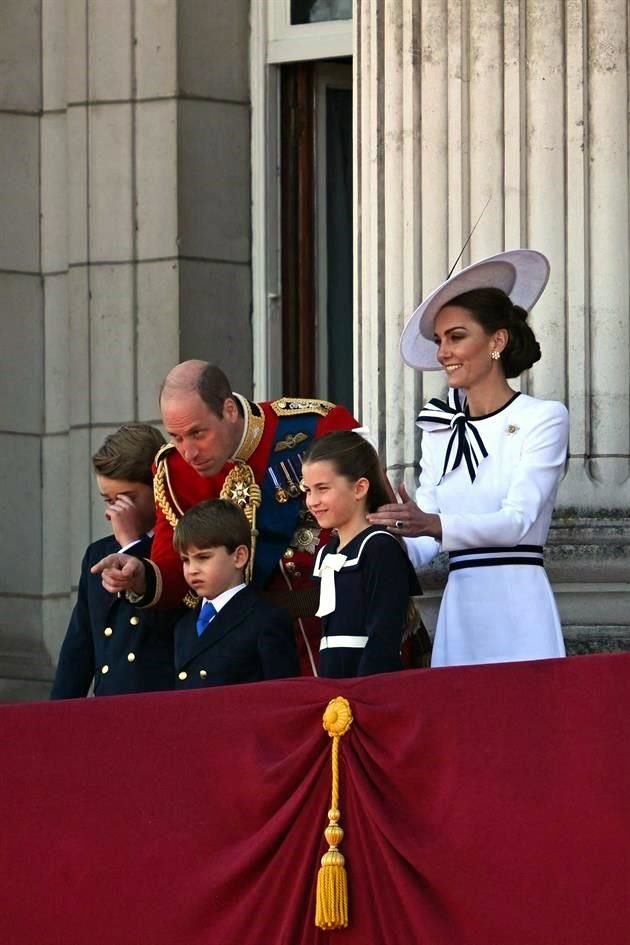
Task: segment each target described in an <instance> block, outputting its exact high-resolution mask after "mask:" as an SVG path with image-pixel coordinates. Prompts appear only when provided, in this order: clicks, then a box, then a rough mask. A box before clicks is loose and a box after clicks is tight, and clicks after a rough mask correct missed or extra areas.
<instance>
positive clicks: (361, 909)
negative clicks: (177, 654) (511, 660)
mask: <svg viewBox="0 0 630 945" xmlns="http://www.w3.org/2000/svg"><path fill="white" fill-rule="evenodd" d="M629 676H630V655H629V656H626V655H615V656H593V657H580V658H574V659H567V660H549V661H542V662H537V663H519V664H503V665H497V666H484V667H468V668H462V669H443V670H416V671H409V672H404V673H398V674H392V675H383V676H374V677H367V678H364V679H356V680H348V681H343V680H316V679H314V680H312V679H296V680H288V681H286V682H268V683H259V684H255V685H250V686H238V687H225V688H220V689H214V690H205V691H196V692H194V691H193V692H184V693H156V694H146V695H140V696H123V697H109V698H102V699H88V700H76V701H68V702H56V703H46V704H38V703H33V704H20V705H5V706H2V707H0V750H1V755H2V759H3V765H2V768H3V771H2V776H1V777H0V810H1V811H2V822H3V827H2V835H1V839H0V871H1V875H2V880H1V881H0V928H1V929H2V934H1V939H2V942H3V945H60V943H63V945H105V943H107V945H145V943H146V945H183V943H186V945H232V943H233V945H249V943H252V945H254V943H255V945H257V943H260V945H324V943H333V942H334V943H339V945H409V943H413V945H425V943H426V945H552V943H553V945H565V943H566V945H600V943H601V945H604V943H605V945H627V942H628V928H630V904H629V897H628V896H627V894H626V889H627V884H628V876H629V875H630V804H629V803H628V797H629V796H630V749H629V745H630V737H629V736H630V731H629V729H630V721H629V720H630V687H629V686H628V678H629ZM337 695H342V696H345V697H346V698H347V699H348V700H349V701H350V703H351V706H352V711H353V715H354V723H353V725H352V727H351V728H350V730H349V732H348V733H347V734H346V735H344V736H343V738H342V739H341V742H340V809H341V825H342V827H343V828H344V830H345V838H344V840H343V843H342V847H341V848H342V852H343V853H344V856H345V857H346V865H347V871H348V879H349V898H350V926H349V928H347V929H345V930H339V931H335V932H323V931H320V930H318V929H316V928H315V926H314V915H315V882H316V876H317V869H318V866H319V859H320V857H321V855H322V853H323V852H325V850H326V848H327V845H326V843H325V840H324V829H325V827H326V824H327V816H326V815H327V810H328V806H329V803H330V788H331V769H330V748H331V744H330V743H331V740H330V738H329V737H328V735H327V734H326V732H325V731H324V729H323V727H322V715H323V712H324V710H325V708H326V705H327V703H328V701H329V700H330V699H331V698H333V697H334V696H337Z"/></svg>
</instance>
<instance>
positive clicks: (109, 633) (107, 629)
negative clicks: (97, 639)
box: [103, 627, 114, 637]
mask: <svg viewBox="0 0 630 945" xmlns="http://www.w3.org/2000/svg"><path fill="white" fill-rule="evenodd" d="M113 632H114V631H113V630H112V628H111V627H105V629H104V630H103V633H104V634H105V636H106V637H111V635H112V633H113Z"/></svg>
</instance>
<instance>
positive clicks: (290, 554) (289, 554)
mask: <svg viewBox="0 0 630 945" xmlns="http://www.w3.org/2000/svg"><path fill="white" fill-rule="evenodd" d="M294 554H295V552H294V550H293V548H287V550H286V551H285V553H284V557H285V558H287V559H289V558H292V557H293V555H294Z"/></svg>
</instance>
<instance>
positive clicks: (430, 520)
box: [367, 483, 442, 541]
mask: <svg viewBox="0 0 630 945" xmlns="http://www.w3.org/2000/svg"><path fill="white" fill-rule="evenodd" d="M398 494H399V496H400V498H401V501H400V502H395V503H392V504H390V505H381V507H380V508H379V509H378V510H377V511H376V512H372V514H371V515H368V517H367V518H368V522H369V523H370V525H380V526H381V527H383V528H386V529H387V530H388V531H390V532H391V533H392V534H393V535H397V536H399V537H401V538H420V537H421V536H423V535H428V536H429V537H430V538H435V539H436V541H441V540H442V522H441V521H440V516H439V515H434V514H433V513H431V512H423V511H422V509H421V508H419V506H417V505H416V503H415V502H414V501H413V499H411V498H410V497H409V493H408V492H407V490H406V489H405V486H404V484H403V483H401V484H400V486H399V487H398Z"/></svg>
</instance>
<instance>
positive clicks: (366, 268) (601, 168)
mask: <svg viewBox="0 0 630 945" xmlns="http://www.w3.org/2000/svg"><path fill="white" fill-rule="evenodd" d="M626 7H627V5H626V4H625V3H624V2H623V0H613V2H611V3H609V2H607V0H592V2H591V3H589V5H588V17H587V16H586V7H585V5H584V4H583V3H582V2H581V0H567V2H560V0H550V2H548V0H528V2H525V0H391V2H390V0H362V2H361V3H360V4H356V5H355V21H354V30H355V50H356V53H355V90H356V105H355V127H356V166H355V178H356V180H355V194H356V214H357V226H356V230H357V236H356V245H355V253H356V260H355V267H356V268H355V276H356V279H355V282H356V300H355V302H356V305H355V318H356V321H357V334H358V338H359V345H358V359H359V363H358V366H357V371H356V376H357V377H358V379H359V380H358V384H357V400H358V405H359V414H360V416H361V417H362V418H363V419H364V421H365V422H366V423H367V424H368V425H369V426H370V427H371V428H372V429H373V430H375V431H376V432H377V433H378V439H379V445H380V447H381V450H382V453H383V455H384V456H385V457H386V462H387V466H388V468H389V470H390V475H391V478H392V479H393V480H395V481H397V480H398V479H399V478H400V476H401V475H402V473H403V471H406V474H405V478H406V481H407V484H408V485H411V484H412V482H413V480H414V479H415V477H416V475H417V462H418V457H419V441H418V438H417V437H416V436H415V431H414V426H413V420H414V416H415V413H416V411H417V409H418V407H419V406H420V405H421V403H422V401H423V400H424V399H425V398H426V397H427V396H431V395H433V394H435V393H438V392H443V391H444V389H445V384H444V380H443V378H442V377H441V375H440V374H425V375H424V376H423V377H420V376H419V375H414V372H411V371H409V369H407V368H405V367H403V366H402V363H401V361H400V358H399V356H398V351H397V342H398V336H399V334H400V330H401V328H402V325H403V323H404V321H405V320H406V318H407V317H408V316H409V315H410V314H411V312H412V311H413V308H414V307H415V305H417V303H418V301H419V300H420V299H421V297H422V296H423V295H424V294H426V293H427V292H429V291H431V290H432V289H433V288H434V287H435V286H436V285H437V284H438V283H439V282H440V281H441V280H442V279H444V278H445V276H446V274H447V272H448V270H449V269H450V266H451V265H452V264H453V262H454V260H455V259H456V258H457V255H458V253H459V251H460V249H461V247H462V245H463V243H464V241H465V239H466V236H467V235H468V233H469V232H470V230H471V228H472V226H473V224H474V223H475V221H476V220H477V218H478V217H479V214H480V213H481V211H482V209H483V207H484V206H485V205H486V203H487V207H486V209H485V211H484V212H483V215H482V218H481V221H480V222H479V225H478V227H477V229H476V230H475V232H474V234H473V236H472V238H471V241H470V244H469V246H468V248H467V249H466V251H465V252H464V254H463V258H462V261H461V263H460V265H465V264H467V263H469V262H470V261H473V260H477V259H481V258H483V257H484V256H488V255H492V254H494V253H496V252H499V251H501V250H503V249H509V248H514V247H518V246H530V247H534V248H538V249H540V250H542V251H543V252H545V253H546V254H547V255H548V256H549V258H550V260H551V264H552V274H551V279H550V283H549V286H548V288H547V290H546V292H545V294H544V295H543V297H542V299H541V301H540V302H539V303H538V305H537V306H536V309H535V311H534V313H533V316H532V323H533V327H534V330H535V331H536V334H537V336H538V337H539V339H540V342H541V347H542V349H543V359H542V361H541V362H540V363H539V364H537V365H535V367H534V368H533V369H532V370H531V371H530V372H529V374H528V376H525V377H523V378H522V379H521V386H522V388H523V389H524V390H527V391H529V392H531V393H533V394H535V395H537V396H540V397H547V398H555V399H561V400H564V401H565V402H566V403H567V404H568V406H569V409H570V412H571V444H570V458H569V462H568V467H567V475H566V476H565V479H564V481H563V483H562V484H561V488H560V493H559V499H558V514H557V516H556V526H555V528H554V530H553V531H552V535H551V545H550V549H549V556H548V557H549V561H550V565H549V567H550V572H551V574H552V577H553V579H554V583H555V585H556V590H557V592H558V596H559V601H560V606H561V609H562V613H563V619H564V622H565V626H566V630H567V636H568V638H569V639H570V641H572V642H573V644H574V646H575V647H576V648H577V649H580V648H581V647H582V648H588V647H589V646H590V645H591V643H592V641H593V639H595V644H593V645H601V646H607V645H608V642H607V641H610V640H612V641H613V643H612V644H611V645H615V646H619V645H620V640H626V641H630V607H628V604H630V585H629V584H628V583H627V580H628V579H627V573H628V570H627V567H628V558H629V557H630V553H629V549H628V541H627V538H625V537H624V535H627V523H628V519H630V491H629V490H630V486H629V485H628V481H629V465H628V464H629V459H630V424H629V420H630V412H629V407H630V403H629V390H630V388H629V386H628V374H629V367H630V365H629V363H628V362H629V357H630V328H629V327H628V326H629V317H628V314H629V313H628V305H629V300H628V266H629V255H630V254H629V245H628V172H627V167H628V134H627V132H628V118H627V97H628V79H627V76H628V48H627V28H626V27H627V23H626V16H627V9H626ZM615 510H616V511H615ZM438 571H439V568H438ZM442 577H443V575H442ZM598 641H599V643H598ZM624 645H625V644H624ZM628 645H630V642H629V643H628Z"/></svg>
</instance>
